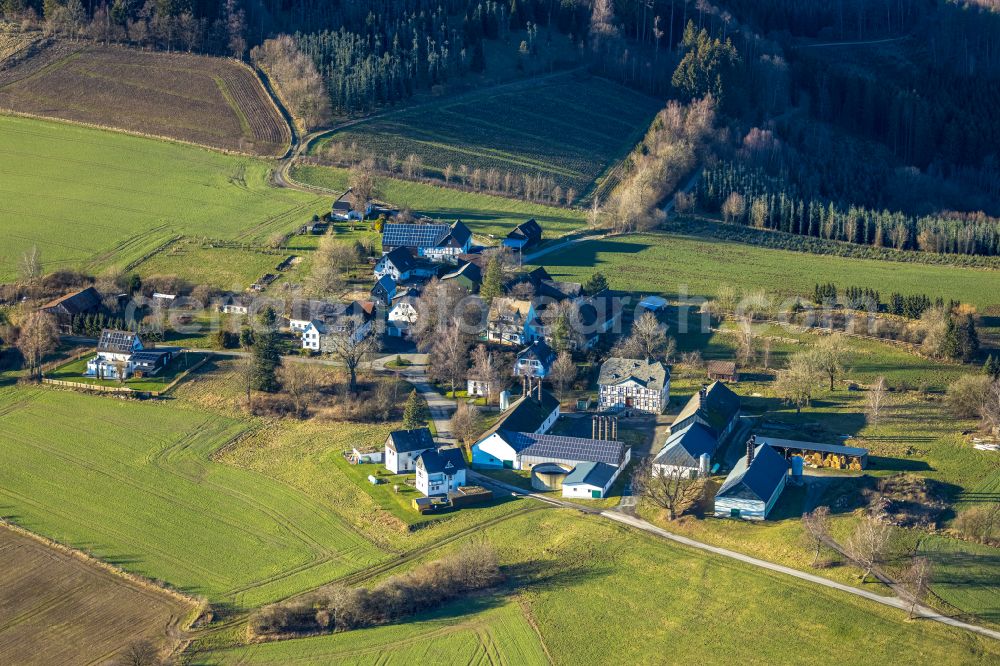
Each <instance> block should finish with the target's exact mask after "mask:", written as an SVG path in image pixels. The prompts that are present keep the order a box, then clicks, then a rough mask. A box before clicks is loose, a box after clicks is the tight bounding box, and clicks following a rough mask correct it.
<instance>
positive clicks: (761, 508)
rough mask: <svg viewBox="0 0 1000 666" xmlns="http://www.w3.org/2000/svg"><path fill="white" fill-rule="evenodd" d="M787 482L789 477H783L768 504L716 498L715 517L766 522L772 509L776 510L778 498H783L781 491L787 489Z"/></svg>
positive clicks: (757, 501)
mask: <svg viewBox="0 0 1000 666" xmlns="http://www.w3.org/2000/svg"><path fill="white" fill-rule="evenodd" d="M787 480H788V476H787V475H786V476H783V477H781V481H780V482H779V483H778V485H777V487H776V488H775V489H774V493H773V494H772V495H771V497H770V498H769V499H768V500H767V502H762V501H760V500H746V499H734V498H727V497H716V498H715V516H716V517H717V518H729V517H733V518H736V517H739V518H745V519H747V520H764V519H765V518H767V516H768V514H770V513H771V509H773V508H774V505H775V503H777V501H778V498H779V497H780V496H781V491H782V490H784V489H785V482H786V481H787ZM734 509H735V510H738V511H739V515H738V516H735V515H733V510H734Z"/></svg>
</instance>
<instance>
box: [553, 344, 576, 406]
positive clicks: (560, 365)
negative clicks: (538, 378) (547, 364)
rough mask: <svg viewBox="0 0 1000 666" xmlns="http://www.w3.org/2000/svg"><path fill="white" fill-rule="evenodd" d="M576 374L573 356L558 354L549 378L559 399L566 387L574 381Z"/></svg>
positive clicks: (566, 352)
mask: <svg viewBox="0 0 1000 666" xmlns="http://www.w3.org/2000/svg"><path fill="white" fill-rule="evenodd" d="M576 373H577V369H576V363H575V362H574V361H573V356H572V355H571V354H570V353H569V352H568V351H562V352H559V356H557V357H556V360H555V362H553V363H552V369H551V370H550V374H549V377H550V378H551V379H552V383H553V384H555V387H556V393H558V394H559V398H560V399H562V398H563V396H564V395H565V393H566V387H567V386H569V385H570V384H571V383H572V382H573V380H574V379H576Z"/></svg>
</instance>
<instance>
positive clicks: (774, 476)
mask: <svg viewBox="0 0 1000 666" xmlns="http://www.w3.org/2000/svg"><path fill="white" fill-rule="evenodd" d="M787 480H788V462H787V461H786V460H785V458H784V457H783V456H782V455H781V454H780V453H778V452H777V451H776V450H774V449H772V448H771V447H770V446H768V445H767V444H757V443H756V442H755V441H754V439H753V438H751V439H750V441H749V442H747V455H746V457H744V458H740V461H739V462H738V463H736V465H735V466H734V467H733V470H732V471H731V472H730V473H729V476H727V477H726V481H725V483H723V484H722V487H721V488H719V492H717V493H716V494H715V516H716V517H717V518H746V519H747V520H764V519H765V518H767V516H768V514H769V513H771V509H773V508H774V505H775V503H776V502H777V501H778V497H780V496H781V491H782V490H784V489H785V482H786V481H787Z"/></svg>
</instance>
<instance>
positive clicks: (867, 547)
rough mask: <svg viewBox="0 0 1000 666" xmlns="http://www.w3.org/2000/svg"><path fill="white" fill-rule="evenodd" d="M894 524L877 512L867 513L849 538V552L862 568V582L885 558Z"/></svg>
mask: <svg viewBox="0 0 1000 666" xmlns="http://www.w3.org/2000/svg"><path fill="white" fill-rule="evenodd" d="M891 533H892V526H891V525H889V524H888V523H886V522H885V521H883V520H882V518H881V517H880V516H879V515H877V514H871V513H869V514H867V515H866V516H865V517H864V518H862V519H861V522H860V523H858V526H857V528H856V529H855V530H854V534H852V535H851V537H850V538H849V539H848V540H847V553H848V555H850V557H851V559H852V560H854V562H855V563H856V564H857V565H858V566H859V567H860V568H861V571H862V573H861V582H862V583H864V582H866V581H867V580H868V576H870V575H871V573H872V571H873V570H874V569H875V567H877V566H878V565H879V563H881V562H882V561H883V559H885V554H886V550H887V549H888V547H889V536H890V534H891Z"/></svg>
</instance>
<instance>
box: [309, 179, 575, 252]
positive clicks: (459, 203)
mask: <svg viewBox="0 0 1000 666" xmlns="http://www.w3.org/2000/svg"><path fill="white" fill-rule="evenodd" d="M292 175H293V176H294V178H295V179H296V180H298V181H300V182H302V183H306V184H309V185H318V186H320V187H326V188H328V189H331V190H334V191H338V192H343V191H344V190H346V189H347V183H348V180H349V174H348V171H347V169H339V168H335V167H321V166H299V165H296V166H295V168H294V169H293V170H292ZM377 196H378V198H379V199H382V200H384V201H387V202H389V203H390V204H392V205H393V206H398V207H401V208H402V207H409V208H410V209H411V210H413V211H414V212H417V213H422V214H424V215H427V216H428V217H432V218H434V219H438V220H445V221H447V222H454V221H455V220H458V219H460V220H462V221H463V222H464V223H465V224H467V225H468V226H469V228H470V229H471V230H472V231H473V233H476V234H480V235H483V236H486V235H490V234H492V235H494V236H497V237H499V238H502V237H503V236H506V235H507V232H509V231H510V230H511V229H513V228H514V227H516V226H517V225H518V224H521V223H522V222H524V221H526V220H528V219H529V218H532V217H533V218H535V219H536V220H537V221H538V223H539V224H540V225H542V231H543V232H544V237H545V238H557V237H559V236H563V235H565V234H567V233H569V232H571V231H574V230H576V229H579V228H580V227H583V226H585V225H586V224H587V221H586V217H585V215H584V213H583V212H582V211H579V210H574V209H570V208H558V207H555V206H546V205H543V204H537V203H531V202H528V201H521V200H518V199H508V198H505V197H498V196H492V195H488V194H476V193H474V192H463V191H462V190H456V189H451V188H447V187H435V186H434V185H430V184H427V183H419V182H414V181H407V180H401V179H398V178H381V179H380V180H379V189H378V193H377Z"/></svg>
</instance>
